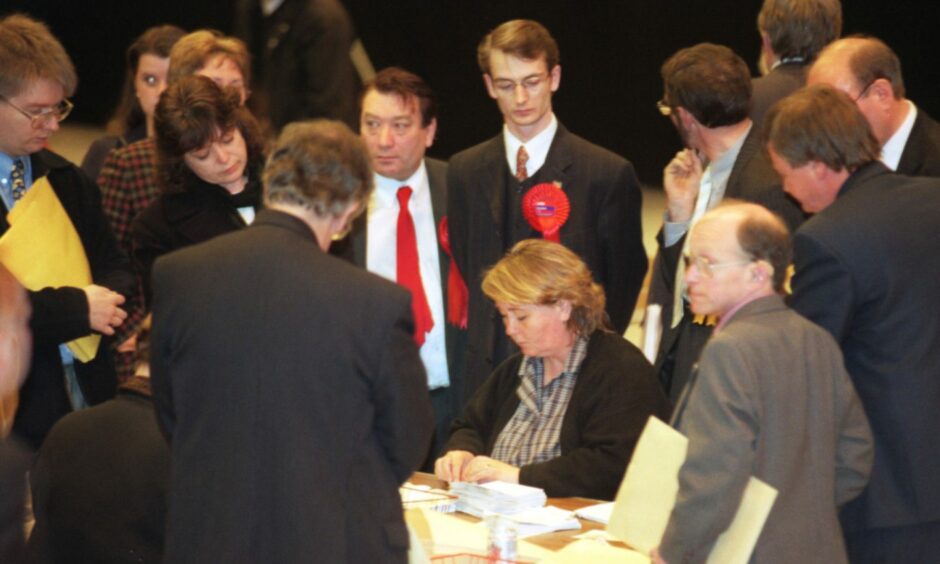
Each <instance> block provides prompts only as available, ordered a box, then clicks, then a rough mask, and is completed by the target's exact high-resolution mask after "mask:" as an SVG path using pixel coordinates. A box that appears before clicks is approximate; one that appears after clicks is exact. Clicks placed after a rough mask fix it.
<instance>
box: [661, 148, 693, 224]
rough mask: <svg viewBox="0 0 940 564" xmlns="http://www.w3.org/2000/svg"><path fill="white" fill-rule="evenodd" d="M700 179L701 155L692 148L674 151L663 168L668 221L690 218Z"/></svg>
mask: <svg viewBox="0 0 940 564" xmlns="http://www.w3.org/2000/svg"><path fill="white" fill-rule="evenodd" d="M701 181H702V159H701V157H699V156H698V154H697V153H696V152H695V151H693V150H692V149H684V150H682V151H679V152H678V153H676V156H675V158H673V159H672V160H671V161H669V164H668V165H666V168H665V170H663V190H664V191H665V192H666V209H667V211H668V213H669V221H671V222H675V223H683V222H686V221H689V220H690V219H692V212H693V211H694V210H695V199H696V198H697V197H698V189H699V184H700V183H701Z"/></svg>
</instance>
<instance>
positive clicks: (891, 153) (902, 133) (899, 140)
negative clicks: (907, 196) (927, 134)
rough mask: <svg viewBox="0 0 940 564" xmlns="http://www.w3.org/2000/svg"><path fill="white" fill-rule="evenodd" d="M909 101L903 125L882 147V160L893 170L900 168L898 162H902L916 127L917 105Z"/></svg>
mask: <svg viewBox="0 0 940 564" xmlns="http://www.w3.org/2000/svg"><path fill="white" fill-rule="evenodd" d="M905 102H907V117H906V118H904V121H903V122H902V123H901V127H899V128H898V130H897V131H895V132H894V135H892V136H891V139H888V142H887V143H885V146H884V147H882V148H881V162H883V163H884V164H885V166H887V167H888V168H890V169H891V170H897V169H898V163H900V162H901V153H903V152H904V147H906V146H907V138H908V137H910V136H911V130H912V129H914V120H915V119H916V118H917V106H915V105H914V102H911V101H910V100H905Z"/></svg>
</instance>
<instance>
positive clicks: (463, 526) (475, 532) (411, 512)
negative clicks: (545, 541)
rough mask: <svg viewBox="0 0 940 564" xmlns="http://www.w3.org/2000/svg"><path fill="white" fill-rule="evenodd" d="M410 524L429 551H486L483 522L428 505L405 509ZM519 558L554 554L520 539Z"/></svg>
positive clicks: (450, 552) (545, 556)
mask: <svg viewBox="0 0 940 564" xmlns="http://www.w3.org/2000/svg"><path fill="white" fill-rule="evenodd" d="M405 521H406V522H407V523H408V527H409V528H411V529H412V530H413V531H414V532H415V534H416V535H417V536H418V537H419V538H420V539H421V542H422V544H423V545H424V549H425V551H426V553H427V554H428V555H431V556H435V555H444V554H459V553H468V552H469V553H474V554H486V543H487V538H488V536H489V531H487V529H486V527H485V526H483V525H482V524H480V523H472V522H470V521H467V520H464V519H461V518H459V517H455V516H453V515H449V514H447V513H438V512H437V511H431V510H428V509H408V510H406V511H405ZM517 548H518V555H519V556H518V559H519V560H525V561H530V562H536V561H539V560H544V559H545V558H548V557H549V556H551V555H552V554H554V553H553V552H552V551H551V550H547V549H545V548H542V547H540V546H536V545H534V544H532V543H529V542H526V541H524V540H520V541H519V542H518V545H517Z"/></svg>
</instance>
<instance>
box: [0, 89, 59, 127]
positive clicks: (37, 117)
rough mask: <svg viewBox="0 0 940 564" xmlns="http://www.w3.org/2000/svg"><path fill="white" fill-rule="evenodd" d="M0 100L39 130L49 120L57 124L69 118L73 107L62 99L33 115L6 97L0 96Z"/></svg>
mask: <svg viewBox="0 0 940 564" xmlns="http://www.w3.org/2000/svg"><path fill="white" fill-rule="evenodd" d="M0 100H3V101H4V102H6V103H7V104H9V105H10V106H11V107H12V108H13V109H14V110H16V111H18V112H19V113H21V114H23V115H24V116H26V117H27V118H29V120H30V121H29V124H30V125H31V126H33V129H39V128H40V127H42V126H43V125H45V124H46V123H48V122H49V120H50V119H54V120H56V121H57V122H59V121H62V120H64V119H65V118H67V117H69V114H70V113H71V112H72V108H73V107H75V106H74V104H72V102H70V101H69V100H68V99H67V98H63V99H62V101H61V102H59V103H58V104H56V105H55V106H51V107H48V108H43V109H42V110H40V111H39V112H38V113H35V114H34V113H32V112H27V111H26V110H24V109H23V108H21V107H19V106H17V105H16V104H14V103H13V102H11V101H10V99H9V98H7V97H6V96H0Z"/></svg>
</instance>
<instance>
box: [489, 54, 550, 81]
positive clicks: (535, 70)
mask: <svg viewBox="0 0 940 564" xmlns="http://www.w3.org/2000/svg"><path fill="white" fill-rule="evenodd" d="M548 71H549V68H548V62H547V61H546V60H545V55H544V54H542V55H539V56H538V57H536V58H534V59H524V58H522V57H518V56H516V55H513V54H512V53H507V52H505V51H500V50H499V49H493V50H492V51H491V52H490V76H491V77H493V79H494V80H498V79H501V78H506V79H519V78H525V77H527V76H531V75H533V74H541V73H545V72H548Z"/></svg>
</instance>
